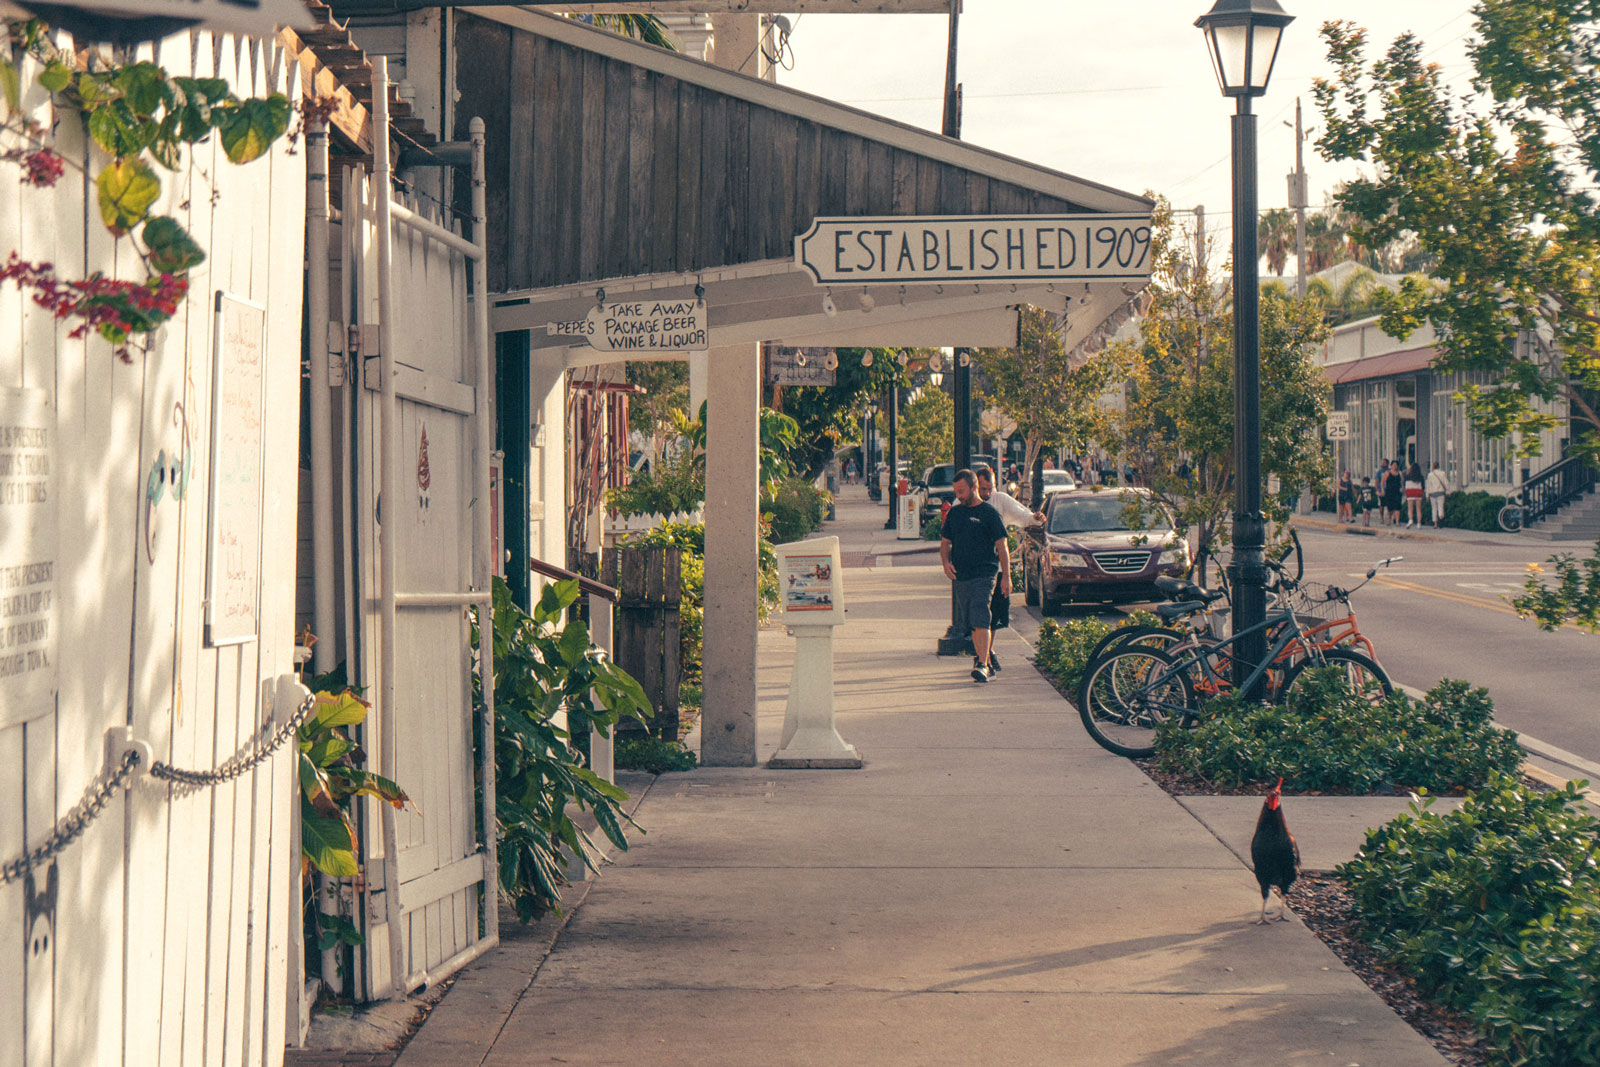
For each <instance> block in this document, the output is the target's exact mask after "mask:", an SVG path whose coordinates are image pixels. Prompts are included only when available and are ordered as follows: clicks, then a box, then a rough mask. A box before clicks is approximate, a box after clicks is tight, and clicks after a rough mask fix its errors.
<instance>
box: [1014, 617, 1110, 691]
mask: <svg viewBox="0 0 1600 1067" xmlns="http://www.w3.org/2000/svg"><path fill="white" fill-rule="evenodd" d="M1113 629H1115V627H1113V626H1112V625H1111V624H1110V623H1108V622H1101V621H1100V620H1099V619H1071V620H1069V621H1067V622H1065V623H1060V622H1056V621H1055V620H1054V619H1046V620H1044V622H1042V623H1040V624H1039V637H1038V639H1037V640H1036V641H1035V643H1034V649H1033V662H1034V663H1035V664H1036V665H1038V666H1039V667H1041V668H1042V669H1043V670H1045V671H1046V672H1047V673H1049V674H1051V675H1053V676H1054V677H1055V681H1056V684H1057V685H1059V686H1060V687H1061V688H1062V689H1063V690H1064V691H1065V692H1068V693H1076V692H1077V691H1078V683H1079V682H1081V681H1083V668H1084V667H1085V666H1087V665H1088V659H1089V650H1090V649H1092V648H1093V647H1094V646H1095V644H1096V643H1097V642H1098V641H1099V640H1100V639H1101V638H1102V637H1104V636H1105V635H1106V634H1108V633H1110V632H1111V631H1112V630H1113Z"/></svg>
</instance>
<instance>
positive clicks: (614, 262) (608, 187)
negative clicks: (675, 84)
mask: <svg viewBox="0 0 1600 1067" xmlns="http://www.w3.org/2000/svg"><path fill="white" fill-rule="evenodd" d="M632 104H633V79H632V77H631V76H630V75H629V68H628V67H627V66H626V65H624V64H622V63H616V62H610V61H608V62H607V63H606V106H605V124H606V140H605V168H606V169H605V178H604V180H603V182H602V183H601V187H600V190H599V192H600V198H601V210H602V211H603V212H604V219H603V222H602V224H601V232H602V240H603V241H604V247H605V252H604V254H603V255H602V256H601V257H600V273H601V275H602V276H603V277H608V278H609V277H619V276H622V275H626V274H633V273H637V272H636V271H634V270H631V269H630V268H629V243H628V228H629V223H630V220H631V216H630V215H629V213H628V195H629V169H628V156H629V153H630V150H631V146H630V141H629V109H630V108H631V107H632Z"/></svg>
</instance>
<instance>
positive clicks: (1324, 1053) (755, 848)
mask: <svg viewBox="0 0 1600 1067" xmlns="http://www.w3.org/2000/svg"><path fill="white" fill-rule="evenodd" d="M841 496H842V501H841V503H840V507H839V518H838V520H837V521H836V522H833V523H830V524H829V525H828V528H827V529H825V530H824V531H823V533H835V534H838V535H839V536H840V538H841V540H842V542H843V547H844V554H845V558H846V561H847V565H846V571H845V575H844V584H845V596H846V602H847V606H848V611H849V616H848V622H847V623H846V625H845V626H843V627H842V628H840V629H839V630H838V631H837V633H836V636H835V640H834V662H835V684H836V705H837V708H838V727H839V731H840V733H841V734H842V735H843V736H844V738H845V739H846V740H847V741H849V742H851V743H852V744H854V745H856V746H857V747H858V748H859V749H860V751H861V753H862V756H863V759H864V766H863V767H862V768H861V769H860V770H772V769H768V768H767V767H766V766H764V765H761V764H758V765H757V766H755V767H750V768H702V769H700V770H697V771H693V772H690V773H686V774H673V775H666V776H663V777H661V778H659V779H657V780H655V781H654V783H653V784H650V785H648V787H646V788H645V789H644V792H643V797H642V799H640V800H639V802H638V807H637V811H636V814H635V818H636V819H637V820H638V822H639V824H640V826H641V827H642V828H643V830H644V831H645V833H644V834H643V835H639V836H636V838H635V841H634V844H633V847H632V848H631V849H630V850H629V851H627V852H625V853H622V854H619V855H617V856H616V857H615V862H614V863H613V864H612V865H609V866H607V867H606V868H605V870H604V872H603V873H602V874H601V875H600V876H599V877H598V878H596V879H594V880H593V881H592V882H590V883H586V884H585V885H583V886H582V887H579V889H580V890H581V892H577V893H575V894H574V899H575V900H579V901H581V903H578V904H577V905H576V906H575V907H574V908H573V909H572V910H570V911H569V913H568V917H567V919H566V920H565V924H564V926H562V925H556V924H551V925H549V926H548V928H547V932H546V934H544V935H541V936H526V935H524V934H521V933H519V932H518V931H517V930H516V929H515V928H514V927H513V928H512V929H510V930H508V939H507V943H506V944H505V945H504V946H503V947H501V948H500V949H498V950H496V951H494V952H492V953H490V954H489V955H487V956H486V957H485V958H484V959H482V960H481V961H479V962H478V963H476V964H474V965H473V966H472V967H471V968H469V969H468V971H467V972H466V973H464V974H463V976H462V977H461V978H460V980H458V981H457V982H456V984H455V985H454V987H453V988H452V989H451V990H450V992H449V993H448V994H447V995H446V996H445V997H444V999H443V1001H442V1002H441V1003H440V1004H439V1006H438V1007H437V1008H436V1009H435V1010H434V1011H433V1013H432V1015H431V1016H430V1017H429V1018H428V1020H427V1021H426V1023H425V1024H424V1025H423V1027H422V1029H421V1030H420V1031H419V1032H418V1034H417V1036H416V1038H415V1039H414V1040H413V1041H412V1042H411V1043H410V1044H409V1045H408V1046H407V1047H406V1049H405V1051H404V1052H403V1053H402V1054H401V1055H400V1058H399V1060H398V1062H399V1064H400V1065H401V1067H462V1065H484V1067H511V1065H524V1064H554V1063H561V1064H625V1065H641V1067H642V1065H645V1064H650V1065H661V1067H664V1065H680V1064H681V1065H691V1064H692V1065H696V1067H713V1065H728V1067H750V1065H753V1064H762V1065H790V1064H793V1065H800V1064H807V1065H811V1064H814V1065H826V1067H839V1065H854V1064H861V1065H874V1067H877V1065H900V1064H904V1065H907V1067H910V1065H915V1067H941V1065H947V1064H948V1065H951V1067H973V1065H989V1064H997V1065H998V1064H1006V1065H1011V1064H1017V1065H1029V1064H1038V1065H1048V1067H1101V1065H1107V1067H1109V1065H1129V1067H1131V1065H1147V1067H1156V1065H1160V1067H1171V1065H1188V1067H1198V1065H1217V1067H1286V1065H1298V1064H1306V1065H1310V1064H1317V1065H1324V1064H1333V1065H1339V1067H1343V1065H1356V1064H1359V1065H1362V1067H1423V1065H1440V1064H1444V1063H1445V1062H1446V1061H1445V1060H1444V1059H1443V1058H1442V1057H1441V1056H1440V1055H1439V1054H1438V1053H1437V1052H1435V1051H1434V1050H1433V1048H1432V1047H1431V1046H1430V1045H1429V1044H1428V1042H1427V1041H1425V1040H1424V1039H1423V1038H1421V1037H1420V1036H1418V1035H1417V1034H1416V1033H1415V1032H1414V1031H1413V1030H1412V1029H1411V1028H1410V1027H1409V1026H1408V1025H1406V1024H1405V1023H1404V1022H1402V1021H1401V1020H1400V1019H1399V1018H1398V1017H1397V1016H1396V1015H1395V1014H1394V1013H1393V1012H1392V1011H1391V1010H1390V1009H1389V1008H1388V1007H1387V1006H1386V1005H1385V1004H1384V1003H1383V1001H1382V1000H1380V999H1379V998H1378V996H1377V995H1376V994H1374V993H1372V992H1371V991H1370V990H1369V989H1368V988H1367V987H1366V986H1365V985H1364V984H1363V983H1362V982H1361V981H1360V980H1359V979H1358V978H1356V977H1355V976H1354V975H1353V974H1351V973H1350V972H1349V971H1348V970H1347V969H1346V968H1345V967H1344V966H1343V965H1342V964H1341V963H1340V962H1339V961H1338V959H1337V958H1336V957H1335V956H1334V955H1333V954H1332V953H1331V952H1330V951H1329V950H1328V949H1327V948H1326V947H1324V946H1323V944H1322V942H1321V941H1319V940H1318V939H1317V938H1316V936H1315V935H1313V934H1312V933H1311V932H1310V931H1309V930H1307V929H1306V927H1305V926H1304V925H1302V924H1301V923H1300V922H1299V921H1298V920H1295V919H1291V921H1289V922H1285V923H1278V924H1272V925H1268V926H1255V925H1252V923H1253V920H1254V919H1255V918H1256V915H1257V911H1258V908H1259V904H1260V897H1259V894H1258V891H1257V889H1256V885H1255V881H1254V879H1253V877H1252V876H1251V874H1250V871H1249V869H1248V866H1247V864H1246V863H1245V862H1243V861H1242V860H1241V859H1240V857H1239V855H1238V854H1237V852H1239V851H1245V852H1247V851H1248V848H1247V845H1246V846H1245V847H1243V848H1241V846H1240V844H1239V842H1240V841H1241V840H1242V841H1244V842H1246V843H1247V842H1248V839H1249V835H1250V832H1251V829H1252V827H1253V825H1254V822H1255V812H1256V809H1257V808H1258V807H1259V801H1250V800H1248V799H1247V800H1246V801H1245V802H1243V803H1240V802H1238V801H1233V802H1230V803H1228V804H1217V803H1215V802H1214V801H1211V800H1187V799H1185V800H1180V799H1174V798H1172V797H1169V796H1168V795H1167V794H1166V793H1164V792H1162V790H1161V789H1159V788H1158V787H1157V786H1156V785H1155V784H1154V783H1153V782H1152V781H1151V780H1150V779H1149V778H1147V777H1146V776H1145V775H1144V774H1143V773H1142V772H1141V771H1140V770H1139V769H1138V768H1137V767H1136V766H1134V765H1133V764H1132V763H1130V762H1129V761H1127V760H1124V759H1120V758H1118V757H1115V756H1113V755H1111V754H1109V753H1107V752H1105V751H1103V750H1101V749H1099V748H1098V747H1096V746H1095V745H1094V743H1093V742H1092V741H1091V740H1090V739H1089V737H1088V736H1087V734H1086V733H1085V732H1084V730H1083V728H1082V726H1081V724H1080V723H1079V721H1078V718H1077V716H1076V714H1074V712H1073V710H1072V708H1071V706H1070V705H1069V704H1067V703H1066V702H1065V701H1063V700H1062V699H1061V697H1060V696H1059V695H1057V694H1056V692H1055V691H1054V690H1053V689H1052V688H1051V687H1050V686H1049V685H1048V684H1047V683H1046V682H1045V681H1044V680H1043V679H1042V678H1041V677H1040V676H1039V675H1038V674H1037V673H1036V672H1035V671H1034V670H1033V668H1032V667H1031V666H1030V665H1029V664H1028V663H1027V661H1026V655H1027V646H1026V645H1025V643H1024V642H1023V641H1022V640H1021V639H1020V638H1019V637H1017V636H1016V635H1015V634H1014V633H1011V632H1006V633H1005V634H1003V636H1002V639H1001V643H1000V645H999V648H998V652H999V655H1000V656H1001V657H1002V659H1003V661H1004V664H1005V667H1006V669H1005V670H1004V671H1003V673H1002V674H1001V675H1000V676H999V677H998V678H997V679H995V680H994V681H993V682H991V683H989V684H987V685H980V684H976V683H974V682H973V681H972V680H971V679H970V677H969V676H968V673H967V669H968V667H969V666H970V664H969V663H967V662H966V661H963V660H956V659H937V658H935V656H934V655H933V650H934V643H935V640H936V639H937V637H938V636H939V634H940V633H941V632H942V630H943V627H944V625H945V621H946V620H947V618H948V595H949V594H948V589H949V587H948V583H947V582H945V580H944V579H943V576H942V575H941V573H940V572H939V570H938V568H937V566H936V565H935V562H936V561H935V560H934V559H933V558H932V557H931V556H930V555H928V554H927V553H904V552H901V551H900V550H901V549H903V548H906V547H910V546H908V545H906V544H904V543H897V542H894V541H893V540H892V539H891V538H890V535H888V534H887V533H886V532H885V531H883V530H882V529H881V526H882V521H883V517H884V511H883V509H882V508H881V507H878V506H871V505H868V504H867V503H866V501H865V498H864V494H863V493H862V492H861V491H860V490H859V489H855V490H854V491H853V492H852V491H851V490H850V489H847V490H846V491H845V493H843V494H841ZM919 547H920V546H919ZM868 563H870V564H871V565H870V566H866V565H864V564H868ZM852 564H854V565H852ZM793 647H794V646H793V641H792V639H790V638H789V637H788V636H787V635H786V633H785V632H784V630H782V629H781V628H776V627H773V628H765V629H763V630H762V632H761V634H760V646H759V660H760V666H759V670H760V674H759V683H760V685H759V690H760V691H759V699H760V708H759V721H758V747H759V757H760V760H761V761H762V764H764V761H765V760H766V759H767V758H768V757H769V756H771V754H772V753H773V751H774V750H775V749H776V747H777V743H778V739H779V733H780V730H781V728H782V722H783V713H784V704H785V700H786V696H787V689H788V681H789V670H790V666H791V664H792V662H793ZM637 789H638V787H636V792H637ZM1404 806H1405V801H1404V800H1393V801H1377V802H1374V801H1372V800H1361V801H1359V803H1357V802H1341V801H1338V800H1332V799H1326V798H1323V799H1319V800H1318V801H1317V802H1316V803H1311V802H1309V801H1307V800H1305V799H1302V798H1293V797H1291V798H1289V799H1288V800H1286V802H1285V810H1286V813H1287V815H1288V817H1289V819H1290V825H1291V826H1292V827H1293V829H1294V831H1295V833H1296V835H1297V836H1298V837H1299V838H1300V840H1301V841H1302V842H1304V846H1305V847H1306V849H1307V850H1308V852H1309V853H1310V854H1312V855H1314V856H1315V857H1317V862H1318V863H1319V864H1326V865H1330V866H1331V865H1332V864H1333V863H1335V862H1337V861H1338V860H1339V859H1340V858H1343V856H1345V855H1347V854H1350V853H1352V852H1353V850H1354V847H1355V844H1356V843H1357V842H1358V841H1359V837H1360V832H1361V830H1362V829H1363V828H1364V827H1365V826H1367V825H1375V824H1377V823H1381V822H1383V821H1385V820H1387V819H1388V818H1390V817H1392V816H1393V815H1394V814H1396V813H1398V812H1399V811H1400V810H1402V809H1403V808H1404Z"/></svg>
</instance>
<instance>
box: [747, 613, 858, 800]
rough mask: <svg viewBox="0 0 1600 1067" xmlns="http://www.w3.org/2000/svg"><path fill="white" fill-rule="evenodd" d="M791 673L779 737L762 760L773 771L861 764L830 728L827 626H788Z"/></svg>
mask: <svg viewBox="0 0 1600 1067" xmlns="http://www.w3.org/2000/svg"><path fill="white" fill-rule="evenodd" d="M790 632H791V633H793V634H794V638H795V645H794V675H793V676H792V677H791V678H790V679H789V706H788V709H787V710H786V711H785V712H784V716H783V739H782V742H781V743H780V744H779V746H778V752H777V754H776V755H774V756H773V757H772V758H771V759H770V760H768V761H767V766H768V767H775V768H780V769H782V768H843V769H854V768H858V767H860V766H861V753H859V752H857V751H856V747H855V746H854V745H852V744H849V743H847V742H846V741H845V739H844V738H842V737H840V736H839V731H838V729H837V728H836V727H835V726H834V724H833V626H832V625H826V626H794V627H792V628H791V630H790Z"/></svg>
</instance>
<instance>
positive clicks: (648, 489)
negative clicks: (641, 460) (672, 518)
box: [606, 452, 706, 515]
mask: <svg viewBox="0 0 1600 1067" xmlns="http://www.w3.org/2000/svg"><path fill="white" fill-rule="evenodd" d="M705 499H706V475H705V469H704V468H703V467H701V466H697V465H696V464H695V462H694V461H693V459H692V458H691V457H690V456H689V454H688V453H687V452H685V453H684V454H682V455H680V456H679V457H678V458H677V459H670V460H669V459H665V458H663V459H661V460H659V461H657V463H656V465H655V469H654V470H641V471H635V472H634V473H633V476H632V479H631V480H630V481H629V482H628V484H627V485H624V486H622V487H621V488H618V489H612V490H610V491H609V492H608V493H606V505H607V506H608V507H610V508H611V509H612V510H613V511H617V512H620V513H621V514H623V515H671V514H674V513H675V512H680V511H683V512H688V511H694V510H695V509H696V508H698V507H700V505H701V504H703V503H704V502H705Z"/></svg>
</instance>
